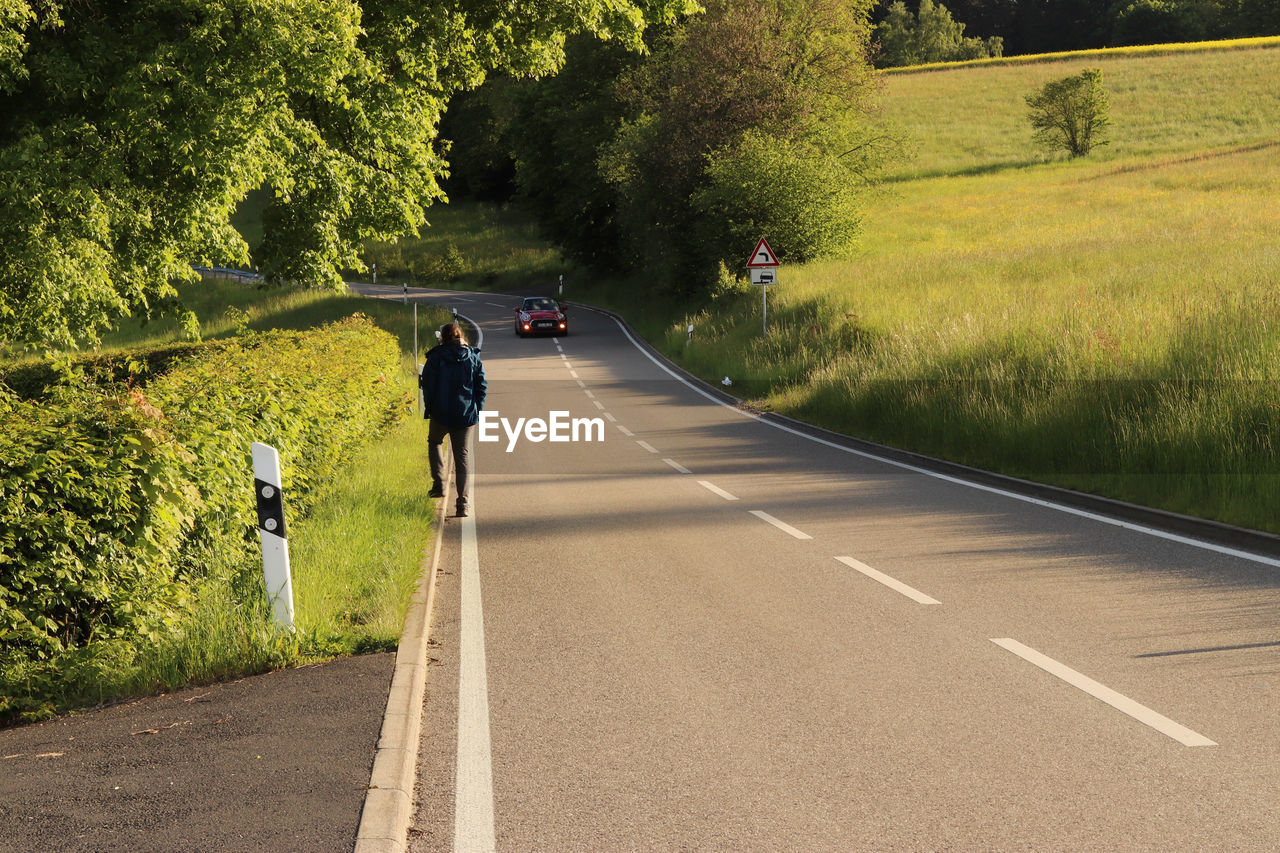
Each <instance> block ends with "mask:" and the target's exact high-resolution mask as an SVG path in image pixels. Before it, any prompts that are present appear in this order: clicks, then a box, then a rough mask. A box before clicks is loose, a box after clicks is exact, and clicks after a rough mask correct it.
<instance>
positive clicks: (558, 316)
mask: <svg viewBox="0 0 1280 853" xmlns="http://www.w3.org/2000/svg"><path fill="white" fill-rule="evenodd" d="M556 319H557V320H563V319H564V315H563V314H556Z"/></svg>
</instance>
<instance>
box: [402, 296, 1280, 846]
mask: <svg viewBox="0 0 1280 853" xmlns="http://www.w3.org/2000/svg"><path fill="white" fill-rule="evenodd" d="M388 292H389V291H388ZM397 293H398V291H397ZM417 298H421V299H424V300H431V301H436V302H440V303H442V304H446V305H451V306H454V307H456V308H457V309H458V311H459V312H460V313H462V314H463V315H466V316H468V317H470V318H472V319H474V320H476V321H477V322H478V323H479V324H480V326H481V327H482V329H483V330H484V335H485V337H484V349H483V358H484V362H485V365H486V369H487V372H488V376H489V381H490V391H489V402H488V406H487V408H488V410H489V411H491V412H498V413H500V415H501V416H502V417H505V418H507V419H508V420H509V421H511V422H514V421H515V420H516V419H517V418H520V417H524V418H541V419H544V420H546V419H549V417H550V413H551V412H553V411H567V412H570V413H571V417H576V418H596V417H599V418H601V419H602V421H603V426H604V436H603V438H604V440H603V441H599V442H585V441H579V442H567V443H556V444H552V443H550V442H547V441H543V442H539V443H535V442H532V441H529V440H521V441H519V442H517V443H516V444H515V445H514V447H513V449H512V451H511V452H507V439H506V438H505V436H504V437H503V438H502V440H501V441H499V442H495V443H480V444H477V446H476V476H475V481H474V483H475V487H474V497H473V501H474V515H473V518H472V519H469V520H467V521H458V520H454V521H451V522H450V523H449V525H448V527H447V535H446V539H445V545H444V548H445V551H444V554H443V556H442V560H441V564H440V565H441V570H442V574H441V575H440V577H439V579H438V586H437V593H436V595H437V599H436V610H435V614H434V627H433V634H432V636H433V639H434V640H435V641H437V642H438V643H439V646H438V647H436V648H435V649H434V650H433V656H434V658H435V659H436V661H433V666H432V667H431V669H430V671H429V675H428V686H427V690H428V696H427V706H426V714H427V716H426V719H425V721H424V726H423V731H424V737H423V742H422V745H421V751H420V764H419V790H418V810H417V813H416V816H415V822H414V828H413V831H412V838H411V849H412V850H414V851H435V850H450V849H456V850H471V849H492V848H494V847H496V849H499V850H504V851H518V850H529V851H535V850H536V851H579V850H584V851H585V850H601V851H611V850H804V851H822V850H833V851H834V850H1125V851H1130V850H1152V851H1155V850H1160V851H1168V850H1275V849H1277V848H1280V804H1278V800H1277V797H1276V791H1277V789H1278V788H1280V747H1278V741H1280V737H1278V735H1277V726H1276V724H1277V721H1280V629H1278V628H1277V617H1278V616H1280V568H1277V566H1276V565H1275V563H1274V561H1272V562H1265V561H1264V562H1259V561H1256V560H1251V559H1247V558H1244V557H1241V556H1238V555H1231V554H1225V553H1222V552H1220V551H1215V550H1212V549H1207V548H1202V547H1196V546H1194V545H1188V544H1184V543H1181V542H1177V541H1172V540H1169V539H1166V538H1161V537H1158V536H1154V535H1151V534H1150V533H1148V532H1145V531H1142V530H1133V529H1125V528H1121V527H1117V526H1114V525H1110V524H1105V523H1101V522H1099V521H1097V520H1094V519H1090V518H1087V517H1081V516H1079V515H1075V514H1071V513H1068V512H1064V511H1061V510H1059V509H1056V508H1054V507H1050V506H1040V505H1035V504H1031V503H1028V502H1026V501H1023V500H1018V499H1015V498H1013V497H1011V496H1006V495H1001V494H998V493H994V492H992V491H989V490H980V489H975V488H972V487H969V486H966V485H964V484H961V483H956V482H951V481H947V480H943V479H939V478H936V477H931V476H927V475H925V474H922V473H918V472H914V471H909V470H905V469H903V468H902V467H899V466H894V465H891V464H886V463H883V462H878V461H875V460H871V459H867V458H864V457H861V456H858V455H855V454H851V453H848V452H844V451H842V450H840V449H837V448H834V447H829V446H824V445H822V444H819V443H814V442H811V441H808V440H805V439H803V438H801V437H798V436H796V435H793V434H789V433H786V432H783V431H781V430H778V429H776V428H774V427H771V426H769V425H768V424H766V423H763V422H761V421H759V420H756V419H752V418H750V417H747V416H745V415H743V414H742V413H741V412H738V411H735V410H732V409H730V408H726V407H724V406H722V405H719V404H717V403H715V402H713V401H712V400H710V399H708V398H707V397H706V396H704V395H702V394H699V393H698V392H697V391H695V390H694V389H692V388H691V387H689V386H687V385H685V384H684V383H682V382H680V381H677V380H676V379H675V378H673V377H672V376H671V375H670V374H668V373H667V372H665V371H663V370H662V369H661V368H660V367H659V366H658V365H657V364H656V363H655V362H654V361H653V360H652V359H651V358H649V357H648V356H647V355H646V354H644V353H643V352H642V351H641V350H640V349H639V348H638V347H637V346H635V345H634V344H633V343H632V342H631V341H630V340H629V339H628V337H627V336H626V335H625V333H624V332H623V331H622V329H621V328H620V326H619V325H618V324H617V323H615V322H614V321H613V320H612V319H610V318H607V317H605V316H603V315H600V314H596V313H593V312H590V311H586V310H575V311H573V312H572V315H571V322H572V326H571V334H570V335H569V336H568V337H565V338H563V339H559V340H553V339H551V338H540V339H523V340H522V339H518V338H516V337H515V336H514V335H513V334H512V329H511V324H512V314H511V309H512V307H513V306H514V304H515V303H516V300H515V299H514V298H511V297H495V296H491V295H483V294H456V295H446V294H438V293H435V294H426V295H421V296H419V297H417Z"/></svg>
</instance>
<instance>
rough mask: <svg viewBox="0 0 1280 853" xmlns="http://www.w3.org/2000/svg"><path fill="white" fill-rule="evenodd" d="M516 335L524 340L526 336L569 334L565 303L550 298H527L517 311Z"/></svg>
mask: <svg viewBox="0 0 1280 853" xmlns="http://www.w3.org/2000/svg"><path fill="white" fill-rule="evenodd" d="M516 334H517V335H519V336H520V337H522V338H523V337H524V336H525V335H543V334H550V335H561V336H563V335H567V334H569V318H568V317H567V316H566V314H565V306H564V303H562V302H557V301H555V300H554V299H552V298H551V297H549V296H526V297H525V300H524V302H523V303H521V305H520V307H519V308H517V309H516Z"/></svg>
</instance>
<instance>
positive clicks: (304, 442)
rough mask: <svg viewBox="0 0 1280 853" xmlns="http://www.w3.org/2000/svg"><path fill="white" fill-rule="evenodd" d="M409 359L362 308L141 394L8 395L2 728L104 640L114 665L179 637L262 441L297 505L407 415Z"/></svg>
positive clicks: (236, 547)
mask: <svg viewBox="0 0 1280 853" xmlns="http://www.w3.org/2000/svg"><path fill="white" fill-rule="evenodd" d="M399 361H400V352H399V347H398V344H397V343H396V341H395V339H394V338H393V337H392V336H391V335H390V334H388V333H386V332H383V331H380V330H378V329H377V328H376V327H375V326H374V325H373V323H372V322H371V321H370V320H369V319H368V318H365V317H362V316H359V315H357V316H355V317H351V318H348V319H347V320H344V321H341V322H338V323H334V324H331V325H329V326H325V327H323V328H321V329H316V330H310V331H304V332H272V333H265V334H259V335H253V336H250V337H247V338H245V339H243V340H237V341H233V342H229V343H226V344H224V345H222V346H219V347H211V348H206V349H204V350H200V351H199V352H198V354H197V355H196V357H194V358H193V359H192V360H190V361H188V362H186V363H183V364H180V365H178V366H175V367H173V368H172V369H170V370H169V372H168V373H167V374H165V375H164V376H162V377H160V378H158V379H156V380H155V381H153V382H151V383H150V384H148V385H145V386H139V387H133V388H127V387H124V386H121V385H113V386H101V385H94V384H86V383H83V382H81V383H79V384H68V385H66V386H63V387H59V388H55V389H53V390H52V392H51V393H50V395H49V396H48V398H47V399H45V400H41V401H23V400H20V399H18V398H17V397H16V396H15V395H13V394H12V393H10V392H7V391H6V392H3V393H0V720H3V719H5V718H6V717H11V716H14V715H16V714H19V713H22V714H26V715H27V716H28V717H29V716H31V715H32V714H33V713H35V714H38V713H40V712H41V711H42V709H45V708H47V707H48V706H47V703H46V702H45V701H44V699H43V698H42V696H41V695H40V694H41V693H42V692H44V691H46V690H49V689H65V686H66V685H65V682H66V680H67V679H68V678H71V677H72V674H74V672H75V670H76V668H77V667H78V666H84V665H87V664H86V662H92V661H94V660H98V659H99V658H103V657H104V652H103V649H112V650H113V651H111V652H110V653H107V654H105V658H106V659H110V660H113V661H115V662H116V663H118V662H119V657H120V654H118V653H119V650H120V647H121V646H124V647H127V648H133V647H135V646H137V645H139V644H145V643H146V642H147V641H148V640H149V639H151V638H155V637H157V636H159V635H160V634H162V633H165V632H168V631H170V629H171V628H172V627H173V626H174V625H175V624H176V622H177V620H178V619H179V618H180V616H181V615H182V613H183V612H184V608H185V607H186V606H187V605H188V604H189V602H190V599H191V596H192V594H193V593H194V591H195V590H197V589H198V588H199V587H200V585H201V584H202V583H205V582H208V581H209V580H211V579H214V580H216V579H217V575H219V573H222V574H226V573H228V572H231V571H233V567H235V566H236V565H237V564H242V563H243V555H244V554H245V553H246V551H247V550H248V549H250V548H251V547H252V543H253V541H254V537H253V530H254V529H255V527H256V518H255V513H254V501H253V490H252V482H251V481H252V474H251V463H250V452H249V445H250V443H251V442H253V441H262V442H265V443H267V444H271V445H273V446H274V447H276V449H277V450H279V452H280V456H281V469H282V470H281V473H282V477H283V481H284V488H285V491H286V498H287V500H288V505H287V506H288V511H289V512H290V514H291V515H297V514H299V513H302V512H304V511H305V508H306V505H307V501H308V497H309V495H310V493H311V492H312V491H313V487H314V486H315V485H318V484H319V483H321V482H323V481H324V480H325V479H326V478H327V477H329V476H331V475H332V474H333V472H334V471H335V470H337V468H338V466H339V465H341V464H342V463H343V462H344V461H345V460H346V459H348V458H349V457H350V455H351V453H352V452H353V451H354V450H355V449H356V448H357V447H359V446H360V445H361V444H363V443H364V442H365V441H367V440H368V438H369V437H370V436H371V435H372V434H375V433H376V432H377V431H378V430H379V429H380V428H381V427H382V426H384V425H385V424H386V422H387V421H388V419H389V418H390V417H394V416H395V415H396V413H403V412H404V411H405V403H407V399H406V398H405V396H404V394H403V392H402V391H401V390H399V389H397V388H396V387H395V386H394V384H393V383H389V382H388V381H387V375H388V374H389V373H391V372H392V371H395V370H398V369H399ZM211 576H212V577H211ZM223 580H228V579H226V578H223ZM224 586H235V584H232V583H230V581H229V580H228V583H227V584H224ZM240 588H241V592H242V593H243V594H244V596H245V597H246V598H248V597H257V596H258V595H259V590H258V589H257V588H256V586H248V587H247V588H246V587H245V585H244V584H243V583H242V584H240ZM246 606H250V607H257V606H258V603H257V602H246ZM113 641H120V642H117V643H115V645H114V646H113V645H112V643H113ZM60 679H61V681H62V683H63V684H62V687H61V688H59V687H52V688H51V687H50V684H52V683H53V682H57V681H59V680H60Z"/></svg>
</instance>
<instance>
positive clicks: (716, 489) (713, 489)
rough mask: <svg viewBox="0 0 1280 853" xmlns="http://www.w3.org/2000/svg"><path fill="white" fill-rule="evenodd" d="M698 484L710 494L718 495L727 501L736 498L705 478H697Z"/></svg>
mask: <svg viewBox="0 0 1280 853" xmlns="http://www.w3.org/2000/svg"><path fill="white" fill-rule="evenodd" d="M698 485H699V486H702V488H704V489H706V490H707V491H709V492H711V493H712V494H717V495H719V496H720V497H722V498H724V499H725V500H727V501H736V500H737V499H738V498H737V496H736V495H731V494H729V493H728V492H726V491H725V490H724V489H722V488H720V487H719V486H717V485H715V484H714V483H709V482H707V481H706V480H699V481H698Z"/></svg>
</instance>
